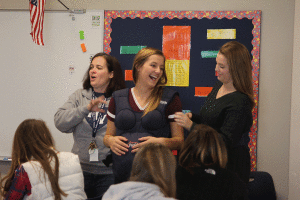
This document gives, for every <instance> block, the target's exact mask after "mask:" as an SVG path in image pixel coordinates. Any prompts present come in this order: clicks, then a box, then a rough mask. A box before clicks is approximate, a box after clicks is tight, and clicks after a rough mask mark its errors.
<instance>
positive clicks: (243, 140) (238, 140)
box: [175, 41, 255, 183]
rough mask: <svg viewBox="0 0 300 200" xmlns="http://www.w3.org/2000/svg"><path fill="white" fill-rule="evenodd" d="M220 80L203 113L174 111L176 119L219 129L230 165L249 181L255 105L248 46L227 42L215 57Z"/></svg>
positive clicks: (187, 126)
mask: <svg viewBox="0 0 300 200" xmlns="http://www.w3.org/2000/svg"><path fill="white" fill-rule="evenodd" d="M215 70H216V73H217V76H218V81H217V83H216V84H215V86H214V87H213V89H212V91H211V93H210V94H209V95H208V96H207V99H206V101H205V103H204V105H203V106H202V108H201V110H200V113H199V114H195V113H186V114H183V113H181V112H178V113H175V121H176V122H177V123H178V124H179V125H180V126H182V127H184V128H185V129H187V130H189V131H191V130H192V129H193V127H194V126H195V125H196V124H206V125H209V126H211V127H212V128H214V129H215V130H217V131H218V132H219V133H220V134H221V136H222V137H223V140H224V141H225V144H226V146H227V149H228V164H227V168H228V169H230V170H232V171H234V172H236V173H237V174H238V176H239V177H240V178H241V179H242V180H243V181H244V182H245V183H248V182H249V175H250V154H249V147H248V142H249V141H250V138H249V136H248V134H249V131H250V128H251V126H252V123H253V118H252V109H253V107H254V104H255V103H254V100H253V86H252V66H251V57H250V54H249V51H248V50H247V48H246V47H245V46H244V45H243V44H241V43H239V42H236V41H231V42H227V43H226V44H224V45H223V46H222V47H221V49H220V51H219V53H218V55H217V58H216V69H215Z"/></svg>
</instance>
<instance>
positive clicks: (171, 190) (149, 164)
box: [129, 143, 176, 198]
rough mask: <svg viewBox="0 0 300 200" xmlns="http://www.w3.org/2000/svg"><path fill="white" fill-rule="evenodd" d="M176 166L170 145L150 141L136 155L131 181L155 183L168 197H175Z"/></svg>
mask: <svg viewBox="0 0 300 200" xmlns="http://www.w3.org/2000/svg"><path fill="white" fill-rule="evenodd" d="M175 168H176V161H175V157H174V156H173V154H172V152H171V151H170V149H169V148H168V147H166V146H164V145H162V144H155V143H149V144H146V145H144V146H142V147H141V148H140V149H139V151H138V152H137V154H136V155H135V158H134V160H133V164H132V170H131V176H130V178H129V181H139V182H146V183H153V184H155V185H157V186H158V187H159V188H160V190H161V192H162V193H163V194H164V195H165V196H166V197H173V198H175V195H176V184H175V183H176V181H175Z"/></svg>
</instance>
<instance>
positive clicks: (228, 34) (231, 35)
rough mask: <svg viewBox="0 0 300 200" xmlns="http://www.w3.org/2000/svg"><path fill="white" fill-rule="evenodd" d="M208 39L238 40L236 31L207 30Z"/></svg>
mask: <svg viewBox="0 0 300 200" xmlns="http://www.w3.org/2000/svg"><path fill="white" fill-rule="evenodd" d="M207 39H236V29H207Z"/></svg>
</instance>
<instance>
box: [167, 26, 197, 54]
mask: <svg viewBox="0 0 300 200" xmlns="http://www.w3.org/2000/svg"><path fill="white" fill-rule="evenodd" d="M190 48H191V27H190V26H164V27H163V52H164V55H165V57H166V60H190Z"/></svg>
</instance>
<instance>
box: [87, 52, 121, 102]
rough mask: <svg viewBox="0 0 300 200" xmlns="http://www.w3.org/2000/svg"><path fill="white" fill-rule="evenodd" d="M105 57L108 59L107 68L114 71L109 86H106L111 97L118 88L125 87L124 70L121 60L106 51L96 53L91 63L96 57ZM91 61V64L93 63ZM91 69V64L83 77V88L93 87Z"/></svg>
mask: <svg viewBox="0 0 300 200" xmlns="http://www.w3.org/2000/svg"><path fill="white" fill-rule="evenodd" d="M99 56H101V57H103V58H104V59H105V60H106V63H107V69H108V71H109V72H112V71H113V73H114V76H113V77H112V78H111V80H110V82H109V84H108V86H107V88H106V92H105V93H106V97H110V96H111V95H112V93H113V92H114V91H116V90H120V89H123V88H125V87H126V86H125V80H124V77H123V72H122V69H121V65H120V63H119V61H118V60H117V59H116V58H115V57H113V56H111V55H109V54H106V53H97V54H96V55H94V57H93V58H92V59H91V63H92V62H93V60H94V59H95V58H96V57H99ZM91 63H90V65H91ZM89 71H90V66H89V68H88V70H87V71H86V73H85V75H84V78H83V89H89V88H92V86H91V82H90V75H89Z"/></svg>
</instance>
